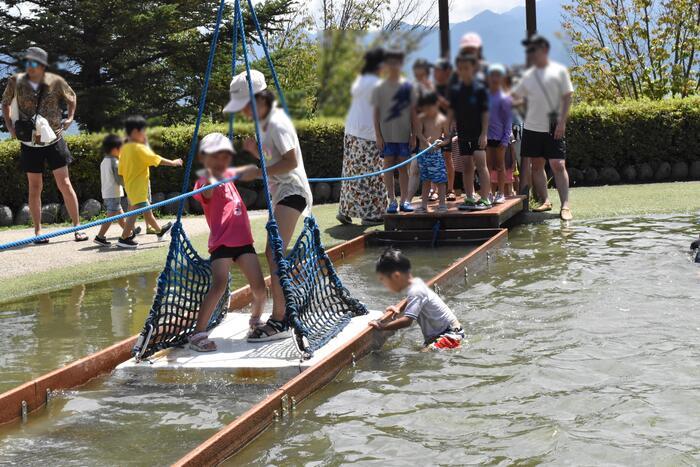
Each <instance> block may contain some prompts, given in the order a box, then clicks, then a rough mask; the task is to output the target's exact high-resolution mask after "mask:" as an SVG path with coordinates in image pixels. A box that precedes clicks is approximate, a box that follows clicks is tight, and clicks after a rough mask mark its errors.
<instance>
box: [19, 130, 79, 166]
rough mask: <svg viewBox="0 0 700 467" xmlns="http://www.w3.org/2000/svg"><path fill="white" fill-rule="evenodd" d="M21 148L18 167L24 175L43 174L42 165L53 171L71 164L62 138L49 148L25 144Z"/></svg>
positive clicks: (69, 155)
mask: <svg viewBox="0 0 700 467" xmlns="http://www.w3.org/2000/svg"><path fill="white" fill-rule="evenodd" d="M21 146H22V148H21V149H20V153H19V167H20V169H22V171H24V172H26V173H36V174H40V173H43V172H44V165H48V166H49V169H50V170H51V171H53V170H56V169H60V168H61V167H65V166H67V165H68V164H70V163H71V162H73V158H72V157H71V154H70V150H69V149H68V145H67V144H66V140H65V139H63V138H61V139H59V140H58V141H57V142H55V143H54V144H52V145H50V146H37V147H33V146H27V145H26V144H22V145H21Z"/></svg>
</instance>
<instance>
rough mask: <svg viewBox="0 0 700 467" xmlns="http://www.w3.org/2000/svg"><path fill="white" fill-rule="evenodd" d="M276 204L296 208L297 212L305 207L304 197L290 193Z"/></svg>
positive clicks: (302, 210)
mask: <svg viewBox="0 0 700 467" xmlns="http://www.w3.org/2000/svg"><path fill="white" fill-rule="evenodd" d="M277 204H278V205H279V206H287V207H289V208H292V209H296V210H297V211H299V212H304V209H306V198H304V197H303V196H301V195H291V196H287V197H286V198H283V199H282V200H280V202H279V203H277Z"/></svg>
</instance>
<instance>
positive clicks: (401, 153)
mask: <svg viewBox="0 0 700 467" xmlns="http://www.w3.org/2000/svg"><path fill="white" fill-rule="evenodd" d="M410 154H411V150H410V149H409V147H408V143H384V151H382V157H408V156H409V155H410Z"/></svg>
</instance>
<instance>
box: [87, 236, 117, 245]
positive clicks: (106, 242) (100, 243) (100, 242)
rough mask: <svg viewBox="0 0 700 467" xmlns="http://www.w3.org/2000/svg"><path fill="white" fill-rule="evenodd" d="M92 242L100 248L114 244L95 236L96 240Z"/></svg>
mask: <svg viewBox="0 0 700 467" xmlns="http://www.w3.org/2000/svg"><path fill="white" fill-rule="evenodd" d="M92 241H93V243H96V244H98V245H100V246H110V245H111V244H112V242H110V241H109V240H107V239H106V238H105V237H100V236H99V235H95V238H93V239H92Z"/></svg>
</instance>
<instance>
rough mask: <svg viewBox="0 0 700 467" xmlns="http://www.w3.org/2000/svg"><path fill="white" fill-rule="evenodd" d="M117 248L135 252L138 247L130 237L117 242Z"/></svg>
mask: <svg viewBox="0 0 700 467" xmlns="http://www.w3.org/2000/svg"><path fill="white" fill-rule="evenodd" d="M117 246H118V247H119V248H125V249H127V250H135V249H136V247H137V246H139V244H138V243H136V242H135V241H134V239H133V238H132V237H129V238H120V239H119V240H118V241H117Z"/></svg>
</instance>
